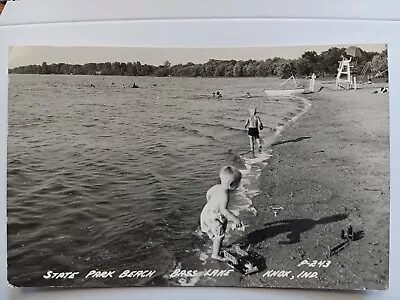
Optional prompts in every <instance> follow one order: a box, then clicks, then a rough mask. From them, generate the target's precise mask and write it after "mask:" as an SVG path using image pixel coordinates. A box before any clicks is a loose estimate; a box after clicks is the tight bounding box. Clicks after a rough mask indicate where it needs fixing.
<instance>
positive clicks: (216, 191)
mask: <svg viewBox="0 0 400 300" xmlns="http://www.w3.org/2000/svg"><path fill="white" fill-rule="evenodd" d="M219 175H220V180H221V183H220V184H217V185H214V186H213V187H212V188H210V189H209V190H208V191H207V204H206V205H205V206H204V208H203V210H202V212H201V215H200V225H201V230H202V231H203V232H205V233H207V235H208V237H209V238H210V239H211V240H212V241H213V249H212V255H211V257H212V258H214V259H218V260H224V258H223V257H221V255H220V250H221V245H222V241H223V239H224V237H225V231H226V228H227V223H228V221H231V222H233V223H234V225H235V226H236V227H242V226H243V224H242V222H241V221H240V220H239V219H238V218H237V217H236V216H235V215H234V214H233V213H232V212H231V211H229V209H228V204H229V194H230V192H231V191H233V190H235V189H236V188H237V187H238V186H239V183H240V181H241V178H242V174H241V173H240V171H239V170H237V169H236V168H235V167H232V166H225V167H223V168H222V169H221V171H220V174H219Z"/></svg>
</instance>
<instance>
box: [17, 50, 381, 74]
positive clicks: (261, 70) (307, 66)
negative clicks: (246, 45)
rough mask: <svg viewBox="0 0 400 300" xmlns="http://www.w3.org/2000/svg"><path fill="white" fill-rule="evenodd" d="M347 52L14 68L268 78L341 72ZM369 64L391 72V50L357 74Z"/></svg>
mask: <svg viewBox="0 0 400 300" xmlns="http://www.w3.org/2000/svg"><path fill="white" fill-rule="evenodd" d="M342 55H346V53H345V48H337V47H332V48H330V49H328V50H326V51H324V52H322V53H321V54H317V53H316V52H315V51H306V52H305V53H303V54H302V55H301V57H299V58H297V59H285V58H281V57H275V58H268V59H266V60H253V59H249V60H246V61H243V60H239V61H237V60H215V59H210V60H209V61H208V62H206V63H203V64H195V63H192V62H188V63H186V64H177V65H171V63H170V62H169V61H166V62H165V63H164V64H162V65H159V66H153V65H148V64H141V63H140V62H128V63H124V62H122V63H121V62H113V63H111V62H105V63H87V64H84V65H79V64H66V63H58V64H47V63H46V62H43V63H42V65H29V66H22V67H17V68H14V69H10V70H9V73H15V74H66V75H120V76H156V77H166V76H174V77H267V76H278V77H281V78H288V77H290V76H291V75H295V76H301V77H302V76H309V75H311V74H312V73H315V74H316V75H318V76H330V75H334V74H336V73H337V68H338V61H339V60H341V58H342ZM366 65H368V66H369V70H368V71H369V72H371V73H378V72H387V71H385V70H387V50H384V51H382V52H381V53H378V52H364V51H363V55H362V57H356V58H353V60H352V66H353V73H356V74H360V73H361V72H362V70H363V68H364V67H365V66H366Z"/></svg>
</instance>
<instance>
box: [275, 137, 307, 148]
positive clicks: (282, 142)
mask: <svg viewBox="0 0 400 300" xmlns="http://www.w3.org/2000/svg"><path fill="white" fill-rule="evenodd" d="M307 139H311V136H301V137H299V138H297V139H293V140H286V141H280V142H275V143H272V144H271V146H277V145H282V144H286V143H296V142H300V141H302V140H307Z"/></svg>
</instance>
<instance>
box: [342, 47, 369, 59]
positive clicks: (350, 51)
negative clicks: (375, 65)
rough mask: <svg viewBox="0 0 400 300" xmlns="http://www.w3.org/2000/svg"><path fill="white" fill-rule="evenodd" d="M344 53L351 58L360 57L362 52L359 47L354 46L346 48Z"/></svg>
mask: <svg viewBox="0 0 400 300" xmlns="http://www.w3.org/2000/svg"><path fill="white" fill-rule="evenodd" d="M345 51H346V54H347V55H349V56H352V57H362V56H363V52H364V51H363V50H362V49H361V48H360V47H356V46H351V47H348V48H347V49H346V50H345Z"/></svg>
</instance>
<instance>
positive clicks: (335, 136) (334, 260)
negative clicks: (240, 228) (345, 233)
mask: <svg viewBox="0 0 400 300" xmlns="http://www.w3.org/2000/svg"><path fill="white" fill-rule="evenodd" d="M372 91H373V90H372V89H361V90H357V91H331V90H328V89H324V90H322V91H321V92H320V93H315V94H312V95H310V96H309V99H310V100H311V101H312V105H313V106H312V108H311V109H310V111H309V112H308V113H307V114H306V115H305V116H303V117H302V118H301V119H300V120H299V121H298V122H297V123H295V124H294V125H292V126H291V127H289V128H288V129H287V131H285V132H284V134H283V136H282V137H281V138H280V139H279V140H278V141H277V142H276V143H275V145H274V146H273V155H274V156H273V158H272V159H271V161H270V163H269V165H268V166H267V167H266V168H265V169H264V171H263V173H262V176H261V190H262V192H261V194H260V195H259V196H258V197H257V198H256V199H255V200H254V206H255V207H256V209H257V210H258V211H259V216H258V217H256V218H254V219H253V221H252V224H251V226H250V229H248V230H246V234H245V237H244V238H243V239H241V240H240V241H241V242H243V243H245V244H248V245H250V247H251V249H252V250H254V251H255V252H258V253H259V254H262V255H263V256H264V257H265V258H266V269H265V270H264V271H263V272H261V273H259V274H255V275H252V276H247V277H243V278H242V279H241V283H242V284H243V285H245V286H277V287H306V288H323V287H324V288H332V289H364V288H368V289H384V288H386V286H387V284H388V241H389V117H388V108H389V107H388V106H389V104H388V95H387V94H372ZM271 206H282V207H283V208H284V210H283V211H281V212H280V213H279V214H278V215H277V216H276V217H274V214H273V212H272V210H271V208H270V207H271ZM349 224H351V225H353V226H354V228H355V230H356V231H360V230H364V231H365V236H364V237H363V238H361V239H360V240H358V241H356V242H353V243H352V244H350V245H349V246H348V247H346V248H345V249H344V250H343V251H341V252H340V253H338V254H337V255H336V256H333V257H331V258H328V257H327V253H328V251H329V247H332V246H334V245H336V244H337V243H339V242H341V238H340V232H341V229H344V228H345V227H346V226H347V225H349ZM238 241H239V240H238ZM304 259H307V260H309V261H312V260H318V261H326V260H331V264H330V265H329V266H328V267H323V266H322V267H318V266H316V267H309V266H306V265H302V266H300V267H298V264H299V263H300V262H301V261H302V260H304ZM324 265H325V266H326V265H327V263H325V264H324ZM270 270H286V271H291V273H290V274H289V275H288V276H287V277H280V278H279V277H277V276H272V277H268V275H265V274H267V271H270ZM301 271H307V272H316V273H317V275H316V276H317V278H298V277H297V275H298V274H299V273H300V272H301ZM263 275H265V276H263ZM291 278H292V279H291Z"/></svg>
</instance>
